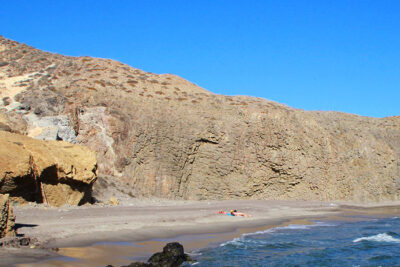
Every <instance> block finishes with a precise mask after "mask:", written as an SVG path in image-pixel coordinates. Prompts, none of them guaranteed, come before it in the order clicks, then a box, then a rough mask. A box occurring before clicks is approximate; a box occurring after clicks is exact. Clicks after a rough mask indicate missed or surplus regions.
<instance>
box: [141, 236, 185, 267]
mask: <svg viewBox="0 0 400 267" xmlns="http://www.w3.org/2000/svg"><path fill="white" fill-rule="evenodd" d="M184 261H186V255H185V253H184V252H183V246H182V245H181V244H179V243H178V242H173V243H168V244H167V245H166V246H165V247H164V249H163V252H158V253H156V254H154V255H153V256H151V257H150V259H149V260H148V262H150V263H152V264H153V265H155V266H163V267H164V266H165V267H175V266H180V265H181V264H182V263H183V262H184Z"/></svg>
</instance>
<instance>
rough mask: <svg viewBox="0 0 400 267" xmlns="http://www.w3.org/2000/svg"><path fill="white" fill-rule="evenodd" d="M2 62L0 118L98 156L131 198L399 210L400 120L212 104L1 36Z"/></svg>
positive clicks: (115, 66) (252, 102) (157, 79)
mask: <svg viewBox="0 0 400 267" xmlns="http://www.w3.org/2000/svg"><path fill="white" fill-rule="evenodd" d="M0 62H7V63H8V64H5V65H4V66H3V67H1V68H0V87H1V88H2V89H1V90H0V92H1V93H0V99H4V98H6V102H7V105H5V104H1V103H0V114H3V116H4V117H6V118H7V120H9V121H10V120H11V119H10V118H18V117H21V118H22V119H23V120H24V121H25V124H24V125H19V126H18V129H16V130H18V131H20V132H22V131H25V132H26V133H27V134H28V135H29V136H32V137H36V138H42V139H51V138H53V139H54V138H56V139H68V140H69V141H73V142H75V141H76V142H77V143H79V144H82V145H85V146H87V147H89V148H91V149H93V150H94V151H96V152H97V155H98V163H99V174H100V175H103V176H104V177H110V176H112V177H117V178H118V179H120V180H121V181H122V183H121V184H122V185H123V186H125V187H131V188H133V191H134V192H133V195H135V196H157V197H165V198H183V199H230V198H242V199H307V200H325V201H328V200H352V201H383V200H399V199H400V168H399V166H400V117H388V118H382V119H378V118H369V117H361V116H357V115H352V114H345V113H339V112H308V111H303V110H297V109H293V108H290V107H287V106H285V105H281V104H278V103H275V102H272V101H268V100H266V99H261V98H255V97H245V96H235V97H233V96H223V95H216V94H213V93H211V92H208V91H206V90H204V89H203V88H200V87H198V86H196V85H194V84H192V83H190V82H188V81H186V80H184V79H181V78H179V77H177V76H174V75H170V74H166V75H156V74H153V73H149V72H144V71H141V70H138V69H135V68H131V67H129V66H127V65H124V64H122V63H119V62H116V61H112V60H106V59H96V58H90V57H66V56H61V55H57V54H51V53H45V52H42V51H40V50H37V49H34V48H32V47H29V46H27V45H24V44H20V43H17V42H14V41H11V40H7V39H5V38H1V37H0ZM7 97H8V98H7ZM28 107H29V108H28ZM54 118H57V119H56V120H54ZM59 118H62V120H61V121H62V123H59V122H60V120H59ZM8 125H9V126H10V127H11V128H13V124H8Z"/></svg>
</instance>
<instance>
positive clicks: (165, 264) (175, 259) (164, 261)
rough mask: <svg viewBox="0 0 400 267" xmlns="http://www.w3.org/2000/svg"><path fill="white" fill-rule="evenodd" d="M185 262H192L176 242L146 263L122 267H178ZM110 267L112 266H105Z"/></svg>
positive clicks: (166, 246)
mask: <svg viewBox="0 0 400 267" xmlns="http://www.w3.org/2000/svg"><path fill="white" fill-rule="evenodd" d="M185 261H192V259H191V258H190V256H189V255H187V254H185V253H184V249H183V246H182V245H181V244H180V243H178V242H171V243H168V244H167V245H165V247H164V248H163V251H162V252H157V253H155V254H153V256H151V257H150V259H149V260H148V261H147V262H132V263H131V264H129V265H127V266H122V267H179V266H181V265H182V264H183V263H184V262H185ZM107 267H112V265H107Z"/></svg>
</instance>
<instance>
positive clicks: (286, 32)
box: [0, 0, 400, 117]
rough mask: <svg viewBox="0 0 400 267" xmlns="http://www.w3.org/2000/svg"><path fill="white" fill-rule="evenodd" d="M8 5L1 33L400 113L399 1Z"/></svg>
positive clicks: (278, 96) (252, 92)
mask: <svg viewBox="0 0 400 267" xmlns="http://www.w3.org/2000/svg"><path fill="white" fill-rule="evenodd" d="M225 3H226V2H224V1H220V0H217V1H208V0H205V1H190V2H187V1H183V0H171V1H168V3H166V2H163V1H155V0H149V1H146V2H138V1H121V2H118V3H113V2H110V1H106V0H104V1H92V0H88V1H83V2H80V1H69V2H68V3H63V2H54V1H50V0H47V1H41V2H40V3H33V2H30V1H27V0H25V1H19V2H16V3H15V2H13V3H11V2H7V3H4V4H3V7H2V9H1V10H0V24H1V25H2V29H1V31H0V35H2V36H4V37H5V38H7V39H11V40H14V41H17V42H20V43H25V44H27V45H29V46H32V47H35V48H37V49H40V50H42V51H47V52H51V53H58V54H62V55H66V56H91V57H97V58H107V59H112V60H116V61H120V62H122V63H124V64H127V65H129V66H132V67H134V68H138V69H142V70H144V71H147V72H152V73H157V74H164V73H171V74H174V75H177V76H180V77H182V78H184V79H186V80H188V81H190V82H193V83H195V84H197V85H199V86H200V87H203V88H204V89H206V90H208V91H210V92H212V93H215V94H223V95H231V96H232V95H245V96H252V97H260V98H265V99H268V100H271V101H275V102H278V103H281V104H284V105H287V106H290V107H293V108H296V109H302V110H309V111H336V112H344V113H351V114H356V115H360V116H369V117H390V116H399V115H400V105H399V104H398V101H399V99H400V63H399V62H400V50H399V49H398V47H400V31H399V29H400V16H398V14H400V2H398V1H391V0H388V1H384V2H375V1H352V2H348V1H336V2H319V1H302V0H299V1H283V2H279V3H277V2H274V1H256V0H253V1H249V2H246V3H245V4H243V3H242V2H240V1H235V0H234V1H230V2H229V5H227V4H225Z"/></svg>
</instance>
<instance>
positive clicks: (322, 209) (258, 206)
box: [0, 200, 400, 266]
mask: <svg viewBox="0 0 400 267" xmlns="http://www.w3.org/2000/svg"><path fill="white" fill-rule="evenodd" d="M139 202H140V203H139ZM139 202H134V203H124V204H123V205H121V206H97V205H94V206H83V207H61V208H49V207H44V206H38V207H29V206H28V207H26V206H25V207H17V208H15V213H16V215H17V222H16V223H17V224H18V225H20V226H21V225H28V221H27V220H28V219H30V220H31V223H30V224H29V225H31V226H30V227H20V228H19V231H18V232H19V234H24V235H25V236H28V237H35V238H38V239H39V240H40V241H41V242H42V243H43V245H44V246H45V247H46V248H53V247H60V250H59V251H58V253H57V254H55V253H52V252H51V251H48V250H43V251H42V254H43V255H40V250H38V249H29V248H26V249H25V248H24V249H15V250H14V251H10V250H9V249H6V250H9V251H8V252H9V253H7V252H6V253H5V255H4V253H1V254H0V257H1V258H2V264H1V265H2V266H5V265H8V266H9V265H11V264H18V263H20V264H18V266H39V265H38V264H39V263H40V265H41V266H45V265H44V264H46V263H50V262H51V264H50V265H48V266H70V265H68V264H67V263H65V262H64V263H63V262H62V261H60V260H58V261H57V258H55V259H52V258H53V257H59V256H57V255H64V256H69V257H74V256H75V257H77V256H78V257H77V258H82V256H84V255H87V256H88V258H89V261H90V258H91V257H92V256H94V257H98V256H99V255H102V254H104V253H105V252H107V251H114V250H113V249H110V247H113V246H114V248H115V249H117V250H118V252H119V253H121V254H123V255H125V256H126V257H129V258H130V259H129V260H128V261H126V260H125V261H122V262H119V261H116V262H115V261H114V262H113V261H112V260H111V258H112V256H113V255H112V254H111V255H109V257H110V262H107V263H106V264H105V265H107V264H113V265H115V266H119V265H122V264H127V263H130V262H132V261H133V260H132V259H134V260H143V259H145V257H146V256H147V255H151V254H152V253H154V252H156V251H160V248H162V246H163V245H164V244H165V243H167V242H171V241H176V240H178V242H179V239H180V238H181V239H182V238H183V239H184V242H182V243H183V245H184V247H185V251H187V252H189V251H193V250H194V249H198V248H202V247H207V246H209V245H210V244H211V243H218V242H219V243H221V242H224V241H228V240H231V239H233V238H235V237H238V236H241V235H242V234H243V233H248V232H255V231H258V230H265V229H268V228H272V227H276V226H282V225H285V224H286V225H287V224H292V223H293V222H297V223H296V224H308V223H310V220H313V219H320V218H327V219H328V218H335V217H337V216H339V217H341V216H342V215H344V214H346V213H347V214H355V215H356V214H369V213H372V214H374V215H379V214H398V212H397V211H398V210H400V207H399V206H400V203H398V202H394V203H390V204H391V205H375V204H373V206H372V205H371V206H368V205H357V204H355V203H346V204H344V203H332V202H330V203H327V202H318V201H275V200H274V201H272V200H225V201H168V200H159V201H155V202H151V201H150V203H149V201H139ZM349 204H351V205H349ZM230 207H231V208H235V209H238V210H240V211H242V212H246V213H250V214H252V215H253V217H252V218H241V217H230V216H226V215H225V216H224V215H221V214H217V211H218V210H222V209H225V210H229V209H230ZM393 209H395V210H396V209H397V210H396V211H395V213H393ZM390 210H392V211H391V212H390ZM189 241H190V242H189ZM99 242H100V243H99ZM124 242H126V244H124ZM132 245H133V246H132ZM22 250H25V251H24V252H23V253H22ZM85 251H86V252H85ZM114 254H115V251H114ZM79 255H80V256H79ZM96 255H97V256H96ZM21 256H22V257H21ZM41 256H43V257H41ZM105 256H106V257H107V253H106V255H105ZM121 256H122V255H120V257H121ZM83 258H84V257H83ZM30 262H33V263H32V264H29V263H30ZM35 262H36V263H35ZM38 262H39V263H38ZM22 263H25V264H22ZM3 264H5V265H3ZM70 264H71V262H70ZM101 264H104V262H102V263H101ZM101 264H100V265H101ZM73 265H74V266H80V265H79V262H76V261H74V262H73ZM96 265H97V266H99V262H98V263H94V265H93V266H96ZM81 266H90V265H88V262H85V261H84V263H83V265H81Z"/></svg>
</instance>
